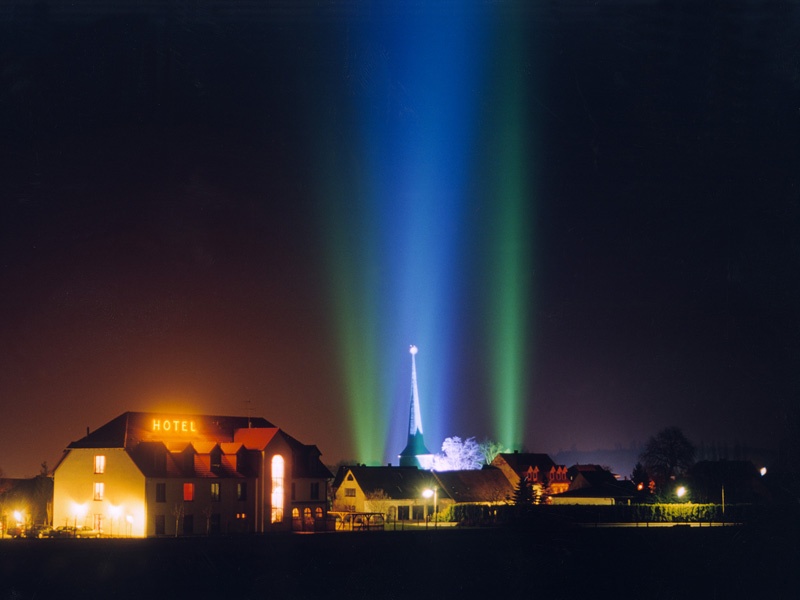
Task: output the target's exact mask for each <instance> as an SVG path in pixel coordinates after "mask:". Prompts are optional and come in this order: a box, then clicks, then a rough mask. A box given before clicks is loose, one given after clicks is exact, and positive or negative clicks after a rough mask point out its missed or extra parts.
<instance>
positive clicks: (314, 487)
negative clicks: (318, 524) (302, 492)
mask: <svg viewBox="0 0 800 600" xmlns="http://www.w3.org/2000/svg"><path fill="white" fill-rule="evenodd" d="M311 499H312V500H319V481H315V482H314V483H312V484H311Z"/></svg>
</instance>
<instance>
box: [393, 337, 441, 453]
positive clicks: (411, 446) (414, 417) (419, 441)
mask: <svg viewBox="0 0 800 600" xmlns="http://www.w3.org/2000/svg"><path fill="white" fill-rule="evenodd" d="M408 351H409V352H410V353H411V406H410V408H409V411H408V443H407V444H406V447H405V449H404V450H403V451H402V452H401V453H400V456H399V458H400V466H401V467H420V468H423V469H429V468H430V467H431V464H432V462H433V455H432V454H431V453H430V452H429V451H428V449H427V448H426V447H425V441H424V440H423V438H422V416H421V413H420V408H419V389H418V387H417V362H416V356H417V352H418V350H417V347H416V346H411V347H410V348H409V350H408Z"/></svg>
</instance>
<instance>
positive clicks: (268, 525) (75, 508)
mask: <svg viewBox="0 0 800 600" xmlns="http://www.w3.org/2000/svg"><path fill="white" fill-rule="evenodd" d="M330 478H332V474H331V473H330V471H328V469H327V468H326V467H325V466H324V465H323V464H322V462H321V460H320V452H319V450H318V449H317V447H316V446H313V445H306V444H302V443H301V442H299V441H297V440H296V439H294V438H293V437H291V436H290V435H288V434H286V433H285V432H284V431H282V430H281V429H279V428H277V427H275V426H274V425H273V424H272V423H270V422H268V421H266V420H265V419H263V418H249V417H226V416H210V415H185V414H184V415H175V414H157V413H142V412H126V413H124V414H122V415H120V416H118V417H117V418H115V419H113V420H112V421H109V422H108V423H106V424H105V425H103V426H102V427H100V428H99V429H97V430H95V431H93V432H91V433H89V432H88V431H87V435H86V437H84V438H82V439H80V440H78V441H75V442H72V443H71V444H69V446H68V447H67V449H66V450H65V452H64V455H63V457H62V458H61V460H60V462H59V464H58V466H57V467H56V469H55V472H54V476H53V479H54V489H53V525H54V526H55V527H58V526H61V525H69V526H78V527H89V528H91V529H93V530H96V531H98V532H102V534H103V535H109V536H130V537H151V536H175V535H181V536H184V535H207V534H217V533H264V532H269V531H289V530H292V529H294V530H320V529H324V528H325V523H326V518H327V500H326V499H327V485H328V480H329V479H330Z"/></svg>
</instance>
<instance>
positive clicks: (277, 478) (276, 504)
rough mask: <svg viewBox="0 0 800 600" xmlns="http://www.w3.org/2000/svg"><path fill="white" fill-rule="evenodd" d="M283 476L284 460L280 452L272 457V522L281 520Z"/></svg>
mask: <svg viewBox="0 0 800 600" xmlns="http://www.w3.org/2000/svg"><path fill="white" fill-rule="evenodd" d="M283 477H284V460H283V457H282V456H281V455H280V454H276V455H275V456H273V457H272V494H271V500H272V519H271V520H272V522H273V523H280V522H281V521H283V496H284V491H283Z"/></svg>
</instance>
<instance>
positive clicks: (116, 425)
mask: <svg viewBox="0 0 800 600" xmlns="http://www.w3.org/2000/svg"><path fill="white" fill-rule="evenodd" d="M276 438H279V439H281V440H283V441H284V442H285V443H286V444H287V445H288V446H289V449H290V451H291V453H292V461H291V464H292V477H295V478H303V477H308V478H324V479H329V478H330V477H332V475H331V472H330V471H329V470H328V469H327V468H326V467H325V465H324V464H322V461H321V460H320V456H321V452H320V451H319V449H318V448H317V447H316V446H314V445H308V444H303V443H301V442H299V441H298V440H296V439H295V438H293V437H292V436H290V435H288V434H287V433H286V432H285V431H282V430H280V429H278V428H277V427H275V426H274V425H272V424H271V423H270V422H269V421H267V420H266V419H262V418H260V417H231V416H219V415H191V414H182V415H177V414H160V413H143V412H126V413H123V414H121V415H119V416H118V417H116V418H115V419H112V420H111V421H109V422H108V423H106V424H105V425H103V426H102V427H100V428H98V429H96V430H95V431H93V432H89V433H87V435H86V436H85V437H83V438H81V439H80V440H77V441H75V442H72V443H71V444H69V446H68V447H67V450H71V449H76V448H103V449H112V448H119V449H124V450H127V451H128V453H129V454H130V455H131V458H132V459H133V460H134V462H135V463H136V464H137V466H138V467H139V469H140V470H141V471H142V473H144V474H145V475H146V476H149V477H179V476H191V477H225V476H228V477H242V476H245V475H247V474H246V473H244V471H242V470H241V469H245V470H246V467H247V464H248V461H244V463H241V462H240V461H239V460H238V459H237V455H238V454H239V452H241V451H242V449H245V450H247V451H251V452H263V451H264V450H265V449H266V448H267V446H269V445H270V444H271V443H272V441H273V440H275V439H276ZM212 454H213V455H214V456H215V457H216V456H219V458H218V462H217V459H215V460H214V461H212ZM212 463H214V464H212Z"/></svg>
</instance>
